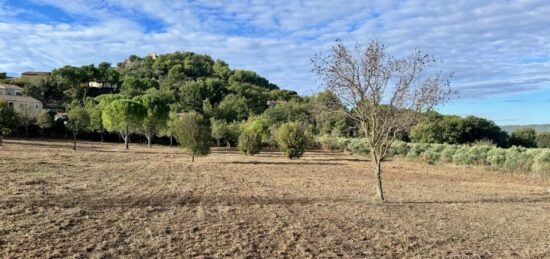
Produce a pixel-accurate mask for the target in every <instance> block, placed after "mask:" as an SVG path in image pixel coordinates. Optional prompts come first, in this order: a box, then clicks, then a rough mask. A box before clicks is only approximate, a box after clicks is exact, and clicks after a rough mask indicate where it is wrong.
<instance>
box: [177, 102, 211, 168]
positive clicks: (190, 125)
mask: <svg viewBox="0 0 550 259" xmlns="http://www.w3.org/2000/svg"><path fill="white" fill-rule="evenodd" d="M174 135H175V136H176V138H177V139H178V141H179V142H180V144H181V146H182V147H184V148H185V149H187V150H188V151H189V153H191V156H192V161H193V162H194V161H195V156H205V155H207V154H208V153H210V145H211V142H210V127H209V125H208V122H207V121H206V120H205V119H204V117H203V116H202V115H201V114H199V113H197V112H188V113H183V114H181V115H180V116H179V118H177V119H176V121H175V123H174Z"/></svg>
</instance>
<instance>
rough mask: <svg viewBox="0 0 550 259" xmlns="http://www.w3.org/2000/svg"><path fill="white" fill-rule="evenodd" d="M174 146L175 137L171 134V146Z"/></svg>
mask: <svg viewBox="0 0 550 259" xmlns="http://www.w3.org/2000/svg"><path fill="white" fill-rule="evenodd" d="M173 146H174V137H172V135H170V147H173Z"/></svg>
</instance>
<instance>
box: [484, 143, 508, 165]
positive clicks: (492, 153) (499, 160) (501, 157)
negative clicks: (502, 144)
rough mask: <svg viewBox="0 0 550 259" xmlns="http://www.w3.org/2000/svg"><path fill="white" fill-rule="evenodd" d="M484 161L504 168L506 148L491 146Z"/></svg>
mask: <svg viewBox="0 0 550 259" xmlns="http://www.w3.org/2000/svg"><path fill="white" fill-rule="evenodd" d="M485 161H486V163H487V164H489V165H490V166H492V167H494V168H504V164H505V163H506V150H505V149H502V148H497V147H495V148H492V149H491V150H489V152H487V158H486V159H485Z"/></svg>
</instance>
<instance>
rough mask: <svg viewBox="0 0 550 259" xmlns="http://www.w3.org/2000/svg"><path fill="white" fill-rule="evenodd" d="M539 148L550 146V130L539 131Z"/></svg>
mask: <svg viewBox="0 0 550 259" xmlns="http://www.w3.org/2000/svg"><path fill="white" fill-rule="evenodd" d="M537 147H538V148H550V132H545V133H539V134H538V135H537Z"/></svg>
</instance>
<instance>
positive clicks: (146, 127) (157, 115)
mask: <svg viewBox="0 0 550 259" xmlns="http://www.w3.org/2000/svg"><path fill="white" fill-rule="evenodd" d="M135 100H136V101H138V102H140V103H141V104H142V105H143V107H145V110H146V111H147V113H146V114H145V117H144V118H143V125H142V127H141V128H142V130H143V133H144V135H145V137H146V138H147V146H148V147H151V140H152V138H153V136H155V135H156V134H157V132H158V131H159V129H161V128H162V127H164V125H166V122H167V120H168V114H169V113H170V107H169V106H168V104H167V103H166V101H165V100H163V99H162V98H161V97H160V96H158V95H155V94H145V95H142V96H139V97H136V98H135Z"/></svg>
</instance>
